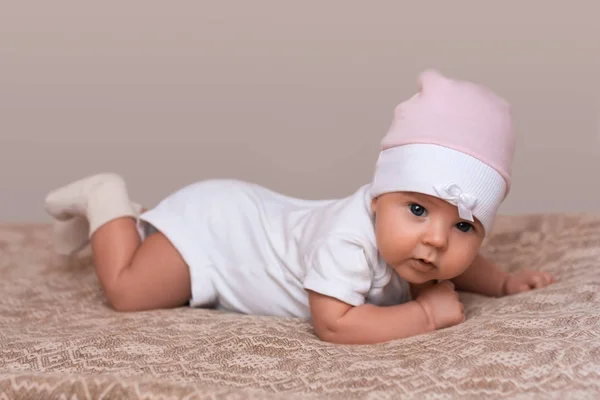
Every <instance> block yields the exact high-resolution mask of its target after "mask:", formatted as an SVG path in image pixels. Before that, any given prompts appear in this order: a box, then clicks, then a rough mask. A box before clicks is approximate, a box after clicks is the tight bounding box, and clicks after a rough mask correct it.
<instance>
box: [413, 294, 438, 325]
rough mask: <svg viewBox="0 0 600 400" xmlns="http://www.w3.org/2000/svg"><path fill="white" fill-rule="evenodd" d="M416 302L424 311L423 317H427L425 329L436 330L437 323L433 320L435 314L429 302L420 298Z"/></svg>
mask: <svg viewBox="0 0 600 400" xmlns="http://www.w3.org/2000/svg"><path fill="white" fill-rule="evenodd" d="M415 302H416V303H417V304H418V305H419V306H420V307H421V310H422V311H423V317H424V319H425V331H426V332H431V331H435V329H436V328H435V323H434V321H433V314H432V311H431V309H430V307H429V305H428V304H427V302H424V301H421V300H419V299H418V298H417V299H416V300H415Z"/></svg>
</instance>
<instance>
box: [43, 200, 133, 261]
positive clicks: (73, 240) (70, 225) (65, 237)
mask: <svg viewBox="0 0 600 400" xmlns="http://www.w3.org/2000/svg"><path fill="white" fill-rule="evenodd" d="M131 207H132V208H133V210H134V212H135V214H136V216H139V215H140V214H141V212H142V206H141V205H140V204H138V203H134V202H132V203H131ZM52 228H53V229H52V230H53V232H52V239H53V242H54V249H55V251H56V253H57V254H61V255H71V254H74V253H78V252H79V251H81V250H82V249H83V248H84V247H85V246H86V245H87V244H88V243H89V242H90V238H89V236H90V233H89V232H90V224H89V222H88V220H87V218H86V217H85V216H80V215H78V216H75V217H71V218H70V219H67V220H59V219H55V220H54V223H53V226H52Z"/></svg>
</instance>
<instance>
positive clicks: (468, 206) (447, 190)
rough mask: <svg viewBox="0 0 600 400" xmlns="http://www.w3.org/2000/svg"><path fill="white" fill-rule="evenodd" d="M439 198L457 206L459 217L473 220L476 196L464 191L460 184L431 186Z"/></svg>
mask: <svg viewBox="0 0 600 400" xmlns="http://www.w3.org/2000/svg"><path fill="white" fill-rule="evenodd" d="M433 188H434V189H435V191H436V193H437V194H438V196H440V198H442V199H444V200H446V201H449V202H450V203H452V204H454V205H455V206H457V207H458V215H459V217H460V218H462V219H465V220H467V221H471V222H473V221H474V219H473V209H474V208H475V205H476V204H477V198H476V197H475V196H472V195H470V194H468V193H464V192H463V190H462V189H461V187H460V186H458V185H457V184H455V183H451V184H449V185H446V186H443V185H436V186H434V187H433Z"/></svg>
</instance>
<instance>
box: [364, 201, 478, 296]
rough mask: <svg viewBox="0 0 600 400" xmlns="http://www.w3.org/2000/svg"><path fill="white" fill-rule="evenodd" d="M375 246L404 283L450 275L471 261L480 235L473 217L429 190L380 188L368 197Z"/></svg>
mask: <svg viewBox="0 0 600 400" xmlns="http://www.w3.org/2000/svg"><path fill="white" fill-rule="evenodd" d="M372 208H373V211H374V212H375V216H376V217H375V236H376V239H377V247H378V249H379V252H380V253H381V255H382V257H383V258H384V259H385V261H386V262H387V263H388V264H389V265H390V266H391V267H392V268H394V270H395V271H396V272H397V273H398V275H400V276H401V277H402V278H403V279H405V280H406V281H408V282H410V283H415V284H419V283H424V282H427V281H430V280H434V279H437V280H443V279H452V278H455V277H456V276H458V275H460V274H462V273H463V272H464V271H465V270H466V269H467V268H468V267H469V266H470V265H471V263H472V262H473V260H474V259H475V257H476V256H477V253H478V252H479V249H480V247H481V243H482V241H483V238H484V228H483V226H482V225H481V224H480V223H479V222H478V221H477V220H476V221H475V222H469V221H465V220H463V219H461V218H460V217H459V216H458V209H457V208H456V207H455V206H453V205H452V204H449V203H448V202H446V201H444V200H441V199H438V198H436V197H433V196H428V195H425V194H420V193H412V192H394V193H386V194H383V195H381V196H379V197H378V198H377V199H374V200H373V203H372Z"/></svg>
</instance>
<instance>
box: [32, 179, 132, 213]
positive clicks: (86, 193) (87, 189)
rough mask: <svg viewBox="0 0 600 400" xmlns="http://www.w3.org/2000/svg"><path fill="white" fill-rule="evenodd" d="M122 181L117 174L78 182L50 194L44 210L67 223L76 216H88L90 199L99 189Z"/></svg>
mask: <svg viewBox="0 0 600 400" xmlns="http://www.w3.org/2000/svg"><path fill="white" fill-rule="evenodd" d="M119 181H122V178H121V177H120V176H119V175H116V174H110V173H107V174H98V175H92V176H89V177H87V178H83V179H80V180H77V181H75V182H72V183H69V184H68V185H65V186H62V187H60V188H58V189H55V190H53V191H52V192H50V193H49V194H48V195H47V196H46V199H45V202H44V208H45V210H46V211H47V212H48V214H50V215H52V216H53V217H54V218H55V219H57V220H61V221H65V220H69V219H71V218H72V217H76V216H87V206H88V199H89V197H90V195H91V194H92V193H93V192H94V191H95V190H96V189H97V188H99V187H102V186H104V185H106V184H111V183H112V184H114V183H115V182H119Z"/></svg>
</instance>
